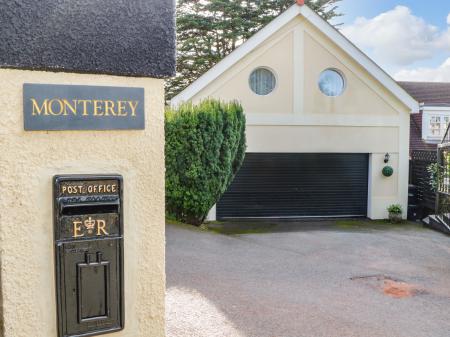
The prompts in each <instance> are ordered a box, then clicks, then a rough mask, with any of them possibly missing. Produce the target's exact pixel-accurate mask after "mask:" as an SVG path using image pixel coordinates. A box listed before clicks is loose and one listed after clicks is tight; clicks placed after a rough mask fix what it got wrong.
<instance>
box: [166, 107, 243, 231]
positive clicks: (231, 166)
mask: <svg viewBox="0 0 450 337" xmlns="http://www.w3.org/2000/svg"><path fill="white" fill-rule="evenodd" d="M165 121H166V126H165V132H166V211H167V214H168V215H169V216H171V217H175V218H176V219H177V220H179V221H183V222H187V223H190V224H193V225H200V224H201V223H202V222H203V221H204V220H205V218H206V216H207V214H208V211H209V210H210V209H211V207H212V206H213V205H214V204H215V203H216V202H217V201H218V200H219V198H220V197H221V196H222V194H223V193H224V192H225V191H226V189H227V188H228V186H229V185H230V183H231V182H232V180H233V178H234V176H235V174H236V173H237V171H238V170H239V168H240V166H241V164H242V161H243V159H244V156H245V150H246V138H245V116H244V112H243V109H242V106H241V105H240V104H239V103H237V102H231V103H224V102H220V101H216V100H211V99H210V100H205V101H202V102H201V103H199V104H198V105H192V104H184V105H181V106H180V107H178V108H177V109H175V110H170V109H169V110H168V111H166V115H165Z"/></svg>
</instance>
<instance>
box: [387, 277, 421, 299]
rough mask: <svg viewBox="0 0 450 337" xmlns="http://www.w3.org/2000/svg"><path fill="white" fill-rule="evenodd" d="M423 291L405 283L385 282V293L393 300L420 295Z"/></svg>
mask: <svg viewBox="0 0 450 337" xmlns="http://www.w3.org/2000/svg"><path fill="white" fill-rule="evenodd" d="M420 292H421V290H420V289H419V288H418V287H416V286H414V285H412V284H408V283H405V282H398V281H394V280H389V279H387V280H384V285H383V293H384V294H385V295H387V296H390V297H393V298H407V297H412V296H415V295H417V294H419V293H420Z"/></svg>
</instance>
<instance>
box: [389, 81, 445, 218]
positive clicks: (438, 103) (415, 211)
mask: <svg viewBox="0 0 450 337" xmlns="http://www.w3.org/2000/svg"><path fill="white" fill-rule="evenodd" d="M398 83H399V84H400V86H401V87H403V89H404V90H405V91H407V92H408V93H409V94H410V95H411V96H412V97H414V98H415V99H416V100H417V101H418V102H419V104H420V110H419V113H417V114H411V115H410V138H409V143H410V151H409V155H410V169H409V174H410V175H409V183H410V188H409V189H410V191H409V201H408V217H409V218H410V219H417V218H423V217H425V216H427V215H428V214H433V213H434V211H435V202H436V194H435V192H434V191H432V189H431V186H430V184H429V173H428V169H427V168H428V166H429V165H430V164H431V163H434V162H436V160H437V144H439V143H440V142H441V141H442V139H443V137H444V135H445V132H446V130H447V126H448V124H449V121H450V83H435V82H398Z"/></svg>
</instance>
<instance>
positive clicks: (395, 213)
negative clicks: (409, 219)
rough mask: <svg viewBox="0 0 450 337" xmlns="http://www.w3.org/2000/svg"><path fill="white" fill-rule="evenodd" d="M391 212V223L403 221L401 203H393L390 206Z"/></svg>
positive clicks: (389, 210)
mask: <svg viewBox="0 0 450 337" xmlns="http://www.w3.org/2000/svg"><path fill="white" fill-rule="evenodd" d="M387 210H388V212H389V221H390V222H391V223H400V222H402V213H403V209H402V206H401V205H399V204H393V205H390V206H389V207H388V209H387Z"/></svg>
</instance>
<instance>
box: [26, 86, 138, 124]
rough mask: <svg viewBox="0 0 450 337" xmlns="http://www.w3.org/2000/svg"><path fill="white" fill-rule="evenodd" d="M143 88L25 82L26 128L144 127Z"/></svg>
mask: <svg viewBox="0 0 450 337" xmlns="http://www.w3.org/2000/svg"><path fill="white" fill-rule="evenodd" d="M144 111H145V109H144V89H143V88H125V87H103V86H87V85H54V84H28V83H26V84H24V85H23V112H24V128H25V130H27V131H32V130H124V129H134V130H142V129H145V112H144Z"/></svg>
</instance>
